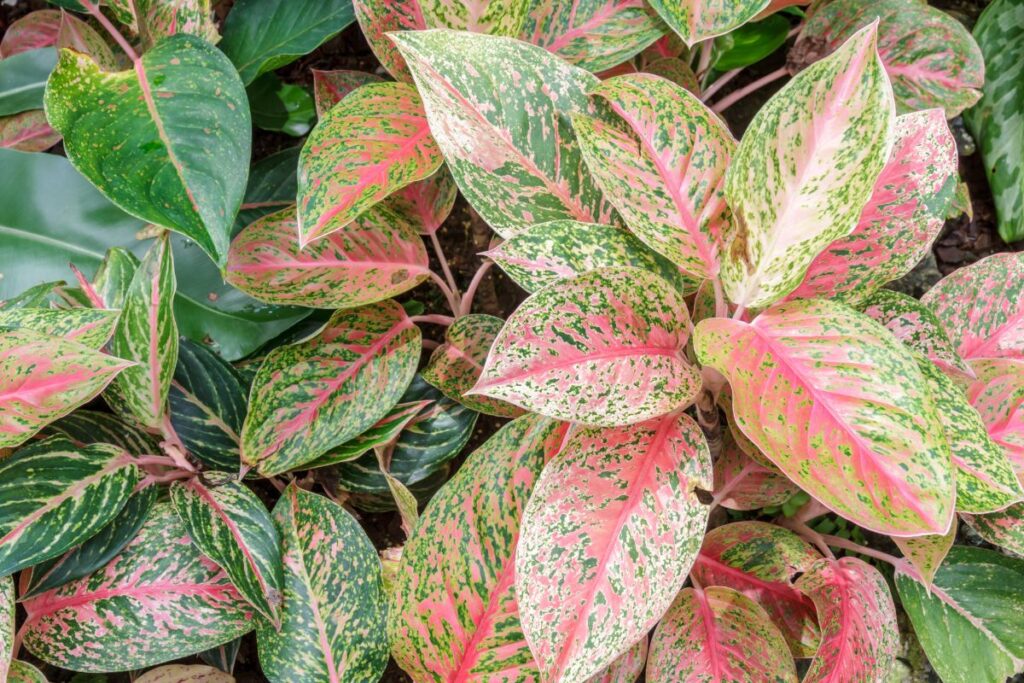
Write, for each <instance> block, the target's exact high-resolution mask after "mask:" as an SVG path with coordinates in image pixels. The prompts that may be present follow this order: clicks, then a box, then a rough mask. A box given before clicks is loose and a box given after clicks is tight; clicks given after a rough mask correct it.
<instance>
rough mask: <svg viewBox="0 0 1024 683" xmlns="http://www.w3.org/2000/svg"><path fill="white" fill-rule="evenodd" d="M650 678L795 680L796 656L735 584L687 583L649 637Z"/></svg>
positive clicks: (675, 682)
mask: <svg viewBox="0 0 1024 683" xmlns="http://www.w3.org/2000/svg"><path fill="white" fill-rule="evenodd" d="M647 680H648V681H650V682H651V683H684V682H685V683H689V682H691V681H693V682H696V681H704V680H709V681H744V680H749V681H776V682H777V683H796V681H797V677H796V666H795V665H794V663H793V656H792V655H791V654H790V653H789V647H788V646H787V645H786V641H785V639H784V638H783V637H782V634H781V633H779V629H777V628H776V627H775V625H774V624H773V623H772V622H771V619H769V618H768V615H767V614H766V613H765V611H764V610H763V609H762V608H761V606H760V605H758V604H757V603H756V602H754V601H753V600H751V599H750V598H748V597H746V596H745V595H743V594H742V593H738V592H736V591H734V590H733V589H731V588H724V587H721V586H712V587H710V588H707V589H704V590H699V589H693V588H684V589H683V590H682V591H681V592H680V593H679V595H678V596H677V597H676V599H675V602H673V603H672V607H670V608H669V610H668V612H667V613H666V614H665V616H664V617H663V618H662V620H661V623H659V624H658V628H657V629H655V631H654V636H653V637H652V639H651V651H650V655H649V656H648V661H647Z"/></svg>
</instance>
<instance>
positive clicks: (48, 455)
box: [0, 436, 139, 576]
mask: <svg viewBox="0 0 1024 683" xmlns="http://www.w3.org/2000/svg"><path fill="white" fill-rule="evenodd" d="M0 481H3V482H4V484H5V486H4V489H3V490H2V491H0V576H6V575H8V574H11V573H13V572H16V571H18V570H19V569H24V568H25V567H30V566H32V565H34V564H36V563H38V562H42V561H44V560H48V559H50V558H51V557H56V556H57V555H60V554H61V553H63V552H64V551H66V550H68V549H70V548H72V547H74V546H75V545H77V544H79V543H81V542H82V541H85V540H86V539H88V538H89V537H90V536H92V535H93V534H95V533H96V532H98V531H99V530H100V529H102V528H103V527H104V526H106V524H107V523H108V522H110V521H111V520H112V519H114V517H116V516H117V513H118V512H120V511H121V508H122V507H124V504H125V503H126V502H127V501H128V498H129V497H130V496H131V494H132V489H133V488H134V487H135V484H137V483H138V481H139V470H138V468H137V467H136V466H135V464H134V463H133V461H132V459H131V458H130V457H129V456H128V454H126V453H125V452H124V451H122V450H121V449H120V448H117V447H115V446H108V445H105V444H97V445H93V446H86V447H83V448H77V447H75V445H74V444H72V443H71V442H70V441H68V440H67V439H65V438H63V437H59V436H55V437H51V438H49V439H46V440H45V441H40V442H38V443H33V444H31V445H29V446H24V447H23V448H21V449H20V450H18V451H17V452H15V453H14V455H11V456H8V457H7V458H4V459H3V460H0Z"/></svg>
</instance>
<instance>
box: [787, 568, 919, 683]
mask: <svg viewBox="0 0 1024 683" xmlns="http://www.w3.org/2000/svg"><path fill="white" fill-rule="evenodd" d="M796 587H797V588H798V589H799V590H800V591H801V592H803V593H804V594H805V595H807V596H808V597H809V598H811V600H813V601H814V605H815V607H817V609H818V621H819V622H820V623H821V645H819V646H818V652H817V653H816V654H815V655H814V661H812V662H811V668H810V669H809V670H808V671H807V674H806V675H805V676H804V678H803V680H804V682H805V683H824V682H826V681H827V682H831V681H843V682H844V683H847V682H848V683H873V682H874V681H878V680H880V679H883V678H884V677H885V675H886V674H888V673H889V667H890V666H891V665H892V661H893V658H894V657H895V656H896V652H897V648H898V647H899V644H900V632H899V627H898V626H897V624H896V606H895V605H894V604H893V602H892V595H890V594H889V586H888V584H886V582H885V577H883V576H882V575H881V574H880V573H879V571H878V570H877V569H875V568H874V567H872V566H871V565H869V564H867V563H866V562H864V561H862V560H858V559H857V558H855V557H844V558H842V559H839V560H833V559H827V558H826V559H822V560H818V561H817V562H815V563H814V564H813V565H811V567H810V568H809V569H808V570H807V572H806V573H805V574H804V575H803V576H801V577H800V578H799V579H798V580H797V582H796Z"/></svg>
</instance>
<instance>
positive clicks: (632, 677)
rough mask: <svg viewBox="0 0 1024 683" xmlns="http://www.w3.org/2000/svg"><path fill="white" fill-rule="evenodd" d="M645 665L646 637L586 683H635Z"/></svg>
mask: <svg viewBox="0 0 1024 683" xmlns="http://www.w3.org/2000/svg"><path fill="white" fill-rule="evenodd" d="M646 665H647V636H644V637H643V638H641V639H640V640H638V641H637V643H636V645H634V646H633V647H631V648H630V649H628V650H626V651H625V652H623V653H622V654H621V655H619V657H618V659H616V660H615V661H614V662H612V663H611V664H609V665H608V666H607V667H605V669H604V671H602V672H600V673H598V674H595V675H593V676H591V677H590V678H589V679H587V683H636V681H637V680H638V679H639V678H640V674H642V673H643V671H644V666H646Z"/></svg>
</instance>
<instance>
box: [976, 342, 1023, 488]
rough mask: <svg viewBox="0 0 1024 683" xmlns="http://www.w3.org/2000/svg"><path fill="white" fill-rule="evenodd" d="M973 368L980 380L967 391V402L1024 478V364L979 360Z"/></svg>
mask: <svg viewBox="0 0 1024 683" xmlns="http://www.w3.org/2000/svg"><path fill="white" fill-rule="evenodd" d="M971 368H972V369H973V370H974V372H975V373H976V374H977V376H978V379H977V380H975V381H974V382H972V383H971V385H970V386H969V387H968V388H967V400H968V401H970V403H971V405H972V406H974V408H975V410H977V411H978V413H979V414H980V415H981V419H982V422H984V423H985V427H986V428H987V429H988V433H989V436H991V437H992V440H993V441H995V442H996V443H997V444H999V445H1000V446H1002V447H1003V449H1004V450H1005V451H1006V455H1007V457H1009V458H1010V462H1011V463H1013V467H1014V469H1015V470H1016V472H1017V476H1018V477H1024V361H1019V360H1009V359H991V360H989V359H986V360H976V361H974V362H972V363H971Z"/></svg>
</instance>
